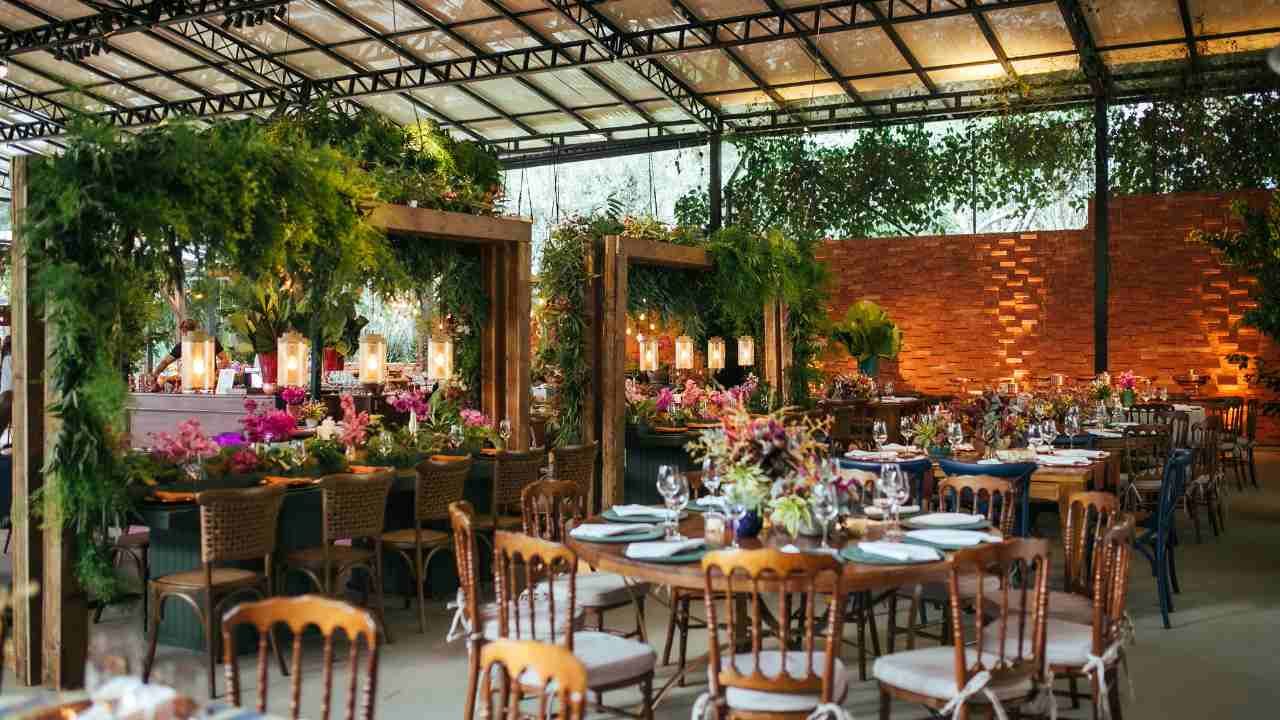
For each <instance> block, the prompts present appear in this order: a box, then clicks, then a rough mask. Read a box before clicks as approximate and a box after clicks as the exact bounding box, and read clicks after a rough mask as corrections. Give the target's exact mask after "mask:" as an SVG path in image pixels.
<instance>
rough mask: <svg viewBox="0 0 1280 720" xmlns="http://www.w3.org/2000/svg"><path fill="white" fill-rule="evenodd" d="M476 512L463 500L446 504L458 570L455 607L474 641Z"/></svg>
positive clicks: (476, 588) (475, 627) (476, 607)
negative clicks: (457, 606) (458, 607)
mask: <svg viewBox="0 0 1280 720" xmlns="http://www.w3.org/2000/svg"><path fill="white" fill-rule="evenodd" d="M475 516H476V511H475V508H474V507H472V506H471V503H469V502H467V501H466V500H459V501H458V502H455V503H450V504H449V522H450V524H451V525H452V527H453V557H454V561H455V562H456V563H457V566H458V604H459V606H460V608H461V610H462V616H463V618H465V620H466V625H467V627H470V628H472V634H473V639H474V637H476V636H475V632H476V631H477V630H478V629H479V627H480V625H479V623H478V621H479V618H478V615H479V607H480V600H479V595H478V593H479V591H480V586H479V580H478V578H477V573H478V572H479V565H477V561H478V559H479V558H478V556H477V554H476V527H475Z"/></svg>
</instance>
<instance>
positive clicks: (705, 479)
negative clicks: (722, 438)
mask: <svg viewBox="0 0 1280 720" xmlns="http://www.w3.org/2000/svg"><path fill="white" fill-rule="evenodd" d="M702 487H704V488H706V489H707V492H709V493H711V496H710V499H711V501H712V502H718V501H719V494H720V473H718V472H717V471H716V466H715V464H714V463H712V462H711V458H707V459H705V460H703V461H702Z"/></svg>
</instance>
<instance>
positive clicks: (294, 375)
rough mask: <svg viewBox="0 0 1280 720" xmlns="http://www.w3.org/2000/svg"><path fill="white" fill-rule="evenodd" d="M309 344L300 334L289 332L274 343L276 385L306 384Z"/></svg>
mask: <svg viewBox="0 0 1280 720" xmlns="http://www.w3.org/2000/svg"><path fill="white" fill-rule="evenodd" d="M310 360H311V343H309V342H307V339H306V338H304V337H302V335H301V334H299V333H297V332H294V331H292V330H290V331H289V332H287V333H285V334H283V335H281V336H280V339H279V340H277V341H276V362H277V363H279V365H278V366H277V367H279V370H277V371H276V373H277V374H276V384H278V385H281V386H283V387H289V386H302V385H306V384H307V375H308V371H309V370H310V367H309V365H310V364H311V363H310Z"/></svg>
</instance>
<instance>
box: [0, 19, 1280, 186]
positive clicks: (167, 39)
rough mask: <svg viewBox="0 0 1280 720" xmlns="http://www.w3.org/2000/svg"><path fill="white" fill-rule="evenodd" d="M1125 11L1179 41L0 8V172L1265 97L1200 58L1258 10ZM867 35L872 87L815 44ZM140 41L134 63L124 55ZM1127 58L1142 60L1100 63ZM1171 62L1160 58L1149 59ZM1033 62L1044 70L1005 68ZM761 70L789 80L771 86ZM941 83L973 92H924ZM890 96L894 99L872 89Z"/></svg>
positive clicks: (1229, 57)
mask: <svg viewBox="0 0 1280 720" xmlns="http://www.w3.org/2000/svg"><path fill="white" fill-rule="evenodd" d="M1127 4H1128V5H1130V6H1133V5H1142V6H1149V7H1150V8H1151V10H1150V12H1152V13H1157V12H1172V13H1173V14H1174V19H1175V22H1176V26H1177V28H1179V30H1180V31H1179V32H1177V33H1173V34H1170V33H1168V32H1165V33H1163V34H1162V33H1160V32H1156V31H1153V34H1151V36H1150V37H1147V36H1145V35H1144V34H1143V28H1121V29H1123V30H1127V37H1131V38H1132V37H1139V38H1140V39H1129V40H1126V41H1124V42H1112V43H1110V44H1104V43H1102V42H1100V41H1099V37H1105V36H1108V35H1114V34H1115V31H1116V28H1115V27H1113V26H1112V25H1113V19H1112V18H1111V17H1109V16H1105V13H1102V12H1101V11H1100V9H1099V7H1095V6H1103V5H1106V3H1095V2H1082V1H1081V0H881V1H879V2H872V1H871V0H813V1H812V2H806V3H804V4H794V5H790V6H788V5H786V4H784V3H783V2H781V1H780V0H759V2H738V1H734V2H728V3H725V2H710V1H709V0H668V2H667V3H658V4H657V6H659V7H661V6H664V5H665V6H666V7H669V8H670V13H669V14H665V13H664V14H661V15H659V16H655V10H653V8H654V7H655V5H654V4H653V3H650V2H641V1H640V0H543V2H542V3H541V5H538V6H535V7H533V8H530V7H529V4H528V3H520V4H519V6H518V7H519V8H520V9H516V8H517V5H515V4H513V3H512V2H511V0H470V1H469V2H467V3H462V5H465V6H466V9H467V11H466V12H462V13H458V12H455V11H454V10H450V9H448V8H444V7H440V6H437V5H436V4H432V3H422V2H418V1H416V0H385V2H384V3H380V4H378V5H381V7H377V8H373V9H371V8H370V5H369V4H367V3H366V4H352V3H345V2H341V0H80V1H79V2H77V1H76V0H66V2H65V6H66V7H65V12H64V11H61V9H60V8H59V7H58V5H59V4H58V3H56V2H55V3H41V5H40V7H35V6H33V5H32V4H31V3H30V2H29V0H0V9H9V10H11V11H12V12H10V13H9V16H10V17H13V16H14V15H15V14H16V15H17V16H23V17H26V18H29V23H28V25H29V26H24V27H8V26H0V31H2V32H0V57H3V58H4V60H5V62H7V63H8V65H9V67H10V69H11V72H10V77H9V78H7V79H4V80H3V81H0V143H3V144H4V145H7V146H9V150H6V151H5V154H8V153H9V152H11V151H12V150H15V149H16V150H17V151H18V152H45V151H49V150H54V151H56V149H57V146H56V145H54V144H51V143H52V141H56V139H57V138H58V137H60V136H62V135H63V134H65V132H66V124H67V122H68V121H69V120H70V119H71V118H72V117H73V116H74V115H76V114H78V113H82V112H88V113H89V114H92V115H96V116H98V117H99V118H100V119H102V120H104V121H107V122H110V123H113V124H116V125H119V126H122V127H129V128H133V127H144V126H148V125H152V124H156V123H159V122H163V121H166V120H169V119H173V118H179V117H197V118H202V117H215V116H244V115H265V114H268V113H271V112H276V111H278V109H279V108H281V107H282V106H283V107H287V106H290V105H294V104H297V103H300V102H303V101H308V100H312V99H315V98H319V97H324V98H328V99H329V100H330V101H332V102H334V103H338V104H340V105H341V106H343V107H348V108H354V107H356V106H357V105H366V106H371V107H375V108H377V109H379V110H387V109H388V108H390V110H389V111H390V112H392V114H393V116H395V117H397V119H398V120H400V121H402V122H412V121H416V120H418V119H420V118H424V117H425V118H430V119H431V120H434V121H436V122H438V123H439V124H440V125H441V126H442V127H443V128H445V129H446V130H448V131H450V132H453V133H456V134H457V135H459V136H460V137H465V138H469V139H473V140H477V141H482V142H486V143H491V144H493V145H494V146H495V147H496V148H497V150H498V152H499V154H500V155H501V156H502V157H503V158H504V160H505V161H506V162H507V164H508V166H510V167H519V166H528V165H535V164H542V163H548V162H555V161H563V160H571V159H579V158H582V159H585V158H600V157H607V156H610V155H616V154H623V153H634V152H645V151H648V150H654V149H662V148H669V147H677V146H681V145H688V144H695V143H704V142H707V141H708V139H709V138H710V137H712V136H715V135H729V134H734V133H778V132H792V131H796V130H802V129H808V130H816V129H844V128H856V127H863V126H867V125H883V124H890V123H903V122H919V121H922V120H930V119H950V118H957V117H965V116H971V115H974V114H982V113H988V112H993V111H995V110H996V109H1003V108H1025V109H1031V110H1034V109H1051V108H1059V107H1064V106H1087V105H1091V104H1093V103H1094V102H1095V100H1096V98H1098V97H1106V98H1107V99H1108V101H1109V102H1111V103H1116V102H1135V101H1147V100H1152V99H1157V98H1160V97H1165V96H1168V95H1172V94H1176V93H1179V92H1186V91H1187V90H1188V89H1191V90H1194V91H1197V92H1247V91H1252V90H1261V89H1272V88H1275V87H1276V81H1275V78H1274V77H1273V76H1270V75H1269V74H1267V73H1266V72H1265V69H1264V68H1263V67H1262V63H1261V61H1260V58H1259V55H1260V52H1258V48H1257V47H1256V43H1255V46H1251V47H1248V48H1246V49H1245V50H1243V51H1223V50H1222V49H1221V48H1220V47H1219V48H1218V49H1217V51H1216V52H1210V45H1211V44H1213V43H1217V44H1218V45H1222V44H1223V43H1231V42H1234V43H1245V44H1246V45H1248V44H1249V43H1251V42H1253V41H1254V40H1255V39H1256V38H1261V37H1264V36H1266V35H1268V34H1269V33H1276V32H1280V16H1277V17H1272V16H1271V15H1274V14H1276V13H1271V14H1268V13H1267V12H1261V11H1260V12H1258V13H1254V15H1255V16H1256V17H1252V18H1250V19H1248V22H1247V25H1246V26H1242V25H1241V20H1240V18H1231V19H1230V20H1231V22H1226V21H1225V20H1224V21H1221V22H1217V26H1218V27H1214V22H1213V21H1214V18H1213V17H1211V16H1208V13H1209V12H1211V11H1209V10H1200V12H1202V15H1200V16H1193V14H1192V12H1193V9H1192V6H1191V5H1190V4H1189V3H1188V2H1187V1H1186V0H1177V1H1176V2H1168V3H1166V2H1164V0H1136V1H1135V2H1130V3H1127ZM1164 5H1168V6H1169V8H1164ZM726 6H727V7H726ZM1198 7H1200V8H1203V7H1204V6H1203V5H1201V6H1198ZM1161 8H1163V9H1161ZM1101 9H1102V10H1105V7H1103V8H1101ZM1049 12H1052V13H1056V15H1055V16H1054V17H1049V16H1048V15H1046V13H1049ZM86 13H87V14H86ZM450 13H453V14H452V15H451V14H450ZM726 13H727V14H726ZM1018 13H1038V15H1037V16H1036V17H1038V18H1040V19H1039V22H1041V23H1042V25H1043V23H1044V22H1045V18H1048V19H1049V20H1051V21H1052V24H1053V25H1054V27H1053V28H1050V29H1048V30H1044V29H1042V30H1041V32H1043V33H1051V31H1063V32H1065V33H1066V35H1067V36H1069V37H1070V40H1071V43H1070V46H1069V47H1062V46H1052V47H1049V49H1045V50H1041V51H1037V52H1027V51H1026V50H1027V48H1028V47H1029V43H1028V38H1027V37H1026V36H1025V35H1019V34H1018V32H1016V31H1014V30H1011V29H1010V27H1013V26H1012V25H1011V24H1010V23H1009V22H1007V21H1005V22H1002V21H1004V20H1007V19H1008V18H1009V17H1012V16H1013V15H1015V14H1018ZM1028 17H1030V16H1028ZM388 18H390V22H388ZM11 24H12V23H11ZM961 25H963V26H964V27H961ZM242 26H244V27H242ZM330 26H331V27H332V28H334V29H325V30H323V31H322V30H321V29H320V28H321V27H326V28H327V27H330ZM921 28H924V30H925V35H923V36H924V37H932V36H929V35H928V34H927V33H928V32H929V31H933V32H935V33H942V34H943V36H945V35H946V34H947V33H961V32H962V31H963V32H970V31H972V30H974V29H976V32H978V33H980V34H979V35H978V37H979V38H981V41H982V42H983V43H984V45H985V52H979V53H977V54H976V55H975V53H974V52H968V54H967V55H965V54H962V55H961V56H957V57H958V59H957V60H956V61H954V62H939V61H938V57H939V53H938V52H937V50H936V48H931V47H928V45H929V43H924V44H922V42H921V41H920V40H919V38H920V37H922V35H921V32H920V29H921ZM934 28H937V30H933V29H934ZM957 28H959V29H957ZM1027 32H1032V33H1033V34H1034V32H1033V31H1027ZM911 33H914V34H913V35H911V36H910V37H909V34H911ZM868 34H870V35H875V36H877V37H880V38H881V39H882V40H884V41H887V43H888V45H887V46H886V47H889V48H891V53H896V57H895V58H893V61H894V62H893V63H890V66H889V69H886V66H885V65H884V64H883V63H875V62H867V61H868V60H869V59H868V58H862V57H857V56H856V54H850V53H848V52H843V51H840V50H833V49H832V47H831V46H830V45H829V44H828V45H827V46H825V47H824V46H823V44H822V43H823V42H824V41H828V42H829V41H830V40H831V39H832V38H845V39H849V38H856V37H861V36H869V35H868ZM1032 39H1033V40H1034V39H1035V38H1032ZM144 41H145V44H146V45H147V46H148V47H149V48H151V49H153V51H150V52H143V51H141V50H139V49H138V48H139V46H140V43H142V42H144ZM1011 43H1012V44H1011ZM1031 44H1034V43H1031ZM282 45H283V47H281V46H282ZM1010 47H1014V48H1020V49H1015V50H1010V49H1008V48H1010ZM1143 50H1151V51H1152V52H1153V53H1154V55H1153V57H1154V58H1157V59H1149V60H1143V61H1136V62H1126V63H1122V62H1120V61H1119V60H1117V59H1116V58H1118V57H1120V56H1121V55H1122V54H1124V53H1129V54H1132V53H1134V52H1141V51H1143ZM1176 50H1180V51H1181V52H1182V53H1183V55H1184V57H1183V58H1182V59H1172V60H1171V59H1158V58H1161V57H1162V56H1161V53H1163V57H1165V58H1167V57H1168V56H1169V54H1170V52H1171V51H1176ZM1156 51H1159V52H1156ZM95 53H100V54H101V57H100V56H99V55H98V54H95ZM766 55H767V56H768V57H767V58H765V59H762V58H764V56H766ZM930 57H931V58H932V59H930ZM107 58H111V59H112V60H111V62H107ZM1036 63H1041V64H1043V63H1056V67H1057V68H1059V69H1054V70H1052V71H1045V72H1038V73H1036V72H1028V71H1026V70H1024V71H1022V72H1019V70H1018V67H1027V66H1030V65H1035V64H1036ZM860 64H861V65H865V67H866V69H863V70H860V69H858V66H859V65H860ZM62 65H66V66H68V67H66V68H65V72H64V71H63V69H62V67H61V66H62ZM774 65H787V66H789V67H790V68H791V72H790V76H789V77H782V76H781V75H779V73H778V72H777V69H776V68H775V67H773V66H774ZM120 66H127V67H128V69H129V70H128V71H127V72H126V71H121V70H119V69H118V68H119V67H120ZM319 66H324V67H323V68H320V67H319ZM701 68H709V69H710V70H709V71H707V72H703V71H701ZM796 68H807V69H808V72H807V75H808V77H807V79H796V78H798V77H803V76H804V75H805V74H806V73H802V72H799V71H797V70H796ZM992 68H994V69H995V71H994V72H991V69H992ZM1062 68H1065V69H1062ZM717 69H719V72H720V74H721V75H722V76H728V75H732V76H733V82H727V84H726V82H719V83H718V82H717V81H718V80H724V79H725V78H724V77H720V78H717V77H715V72H716V71H717ZM957 73H958V74H961V75H963V74H965V73H974V74H975V77H979V78H980V81H977V82H947V81H945V80H944V79H943V78H945V77H946V76H947V75H948V74H957ZM72 78H77V79H78V80H79V82H73V80H72ZM211 80H212V81H213V82H211ZM898 80H901V81H902V82H904V83H908V85H910V88H909V89H907V90H901V89H899V90H893V91H883V90H877V89H875V88H876V87H878V86H883V85H884V84H885V83H886V82H888V83H891V84H892V82H893V81H898ZM215 84H217V85H218V87H214V85H215ZM562 86H563V87H562ZM228 87H230V88H234V89H229V90H228V89H226V88H228ZM832 88H838V94H831V93H832ZM819 90H821V91H822V92H823V95H822V96H820V97H815V93H816V92H818V91H819ZM806 91H808V93H809V97H808V98H806V99H796V98H799V97H801V96H803V95H804V94H805V92H806ZM575 92H576V93H577V94H578V95H581V96H583V97H589V98H593V99H592V100H590V101H584V100H581V99H578V98H575V97H574V93H575ZM744 96H750V97H751V98H752V99H751V100H750V101H743V100H742V98H743V97H744ZM455 107H456V108H458V109H457V110H455V109H454V108H455ZM6 111H7V112H6Z"/></svg>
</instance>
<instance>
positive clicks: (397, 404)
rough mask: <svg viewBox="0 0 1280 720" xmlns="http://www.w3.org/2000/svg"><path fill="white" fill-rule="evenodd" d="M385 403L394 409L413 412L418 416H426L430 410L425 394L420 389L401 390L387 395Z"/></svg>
mask: <svg viewBox="0 0 1280 720" xmlns="http://www.w3.org/2000/svg"><path fill="white" fill-rule="evenodd" d="M387 403H388V404H390V405H391V407H393V408H395V409H396V411H398V412H402V413H406V414H408V413H415V414H416V415H417V416H418V417H426V416H427V414H428V413H430V412H431V406H430V405H429V404H428V403H427V396H426V395H425V394H424V393H423V392H422V391H421V390H402V391H400V392H398V393H393V394H391V395H388V396H387Z"/></svg>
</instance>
